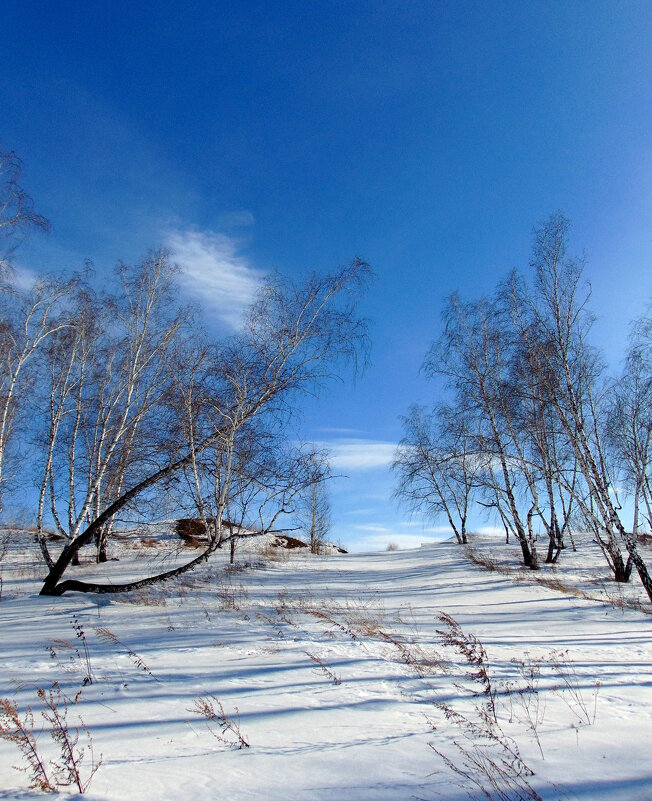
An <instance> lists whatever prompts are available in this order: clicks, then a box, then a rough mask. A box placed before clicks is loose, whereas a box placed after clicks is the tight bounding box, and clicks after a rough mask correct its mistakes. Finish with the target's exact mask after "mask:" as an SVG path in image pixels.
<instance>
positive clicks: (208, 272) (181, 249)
mask: <svg viewBox="0 0 652 801" xmlns="http://www.w3.org/2000/svg"><path fill="white" fill-rule="evenodd" d="M165 247H166V248H168V250H169V251H170V253H171V254H172V258H173V259H174V260H175V261H176V262H178V264H179V265H180V267H181V268H182V269H183V273H182V284H183V287H184V289H185V290H186V292H188V294H190V295H191V296H193V297H194V298H196V299H197V300H200V301H201V302H202V303H203V304H205V305H206V306H208V307H210V311H211V313H212V314H214V315H216V316H217V317H218V318H219V319H220V320H222V321H223V322H224V323H226V325H228V326H229V327H230V328H234V329H237V328H239V327H240V325H241V323H242V319H243V315H244V312H245V311H246V309H247V308H248V306H249V305H250V304H251V302H252V300H253V299H254V296H255V294H256V291H257V290H258V287H259V286H260V283H261V281H262V278H263V274H262V273H261V272H260V271H258V270H256V269H254V268H253V267H251V266H250V265H249V264H248V262H247V260H246V259H245V258H244V257H242V256H241V255H239V254H238V252H237V244H236V241H235V240H234V239H232V238H231V237H229V236H225V235H224V234H216V233H212V232H207V231H196V230H192V229H187V230H174V231H168V233H167V234H166V236H165Z"/></svg>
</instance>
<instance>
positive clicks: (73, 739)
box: [0, 682, 102, 793]
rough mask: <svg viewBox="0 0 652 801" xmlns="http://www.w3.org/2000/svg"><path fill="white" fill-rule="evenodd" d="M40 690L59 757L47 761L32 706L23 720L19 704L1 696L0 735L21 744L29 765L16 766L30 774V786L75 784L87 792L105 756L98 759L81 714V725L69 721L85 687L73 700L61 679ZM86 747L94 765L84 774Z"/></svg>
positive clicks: (55, 789) (47, 788) (43, 787)
mask: <svg viewBox="0 0 652 801" xmlns="http://www.w3.org/2000/svg"><path fill="white" fill-rule="evenodd" d="M36 693H37V695H38V697H39V699H40V700H41V702H42V704H43V709H42V711H41V717H42V718H43V720H44V721H45V723H46V724H47V727H48V732H49V734H50V737H51V739H52V741H53V743H54V744H55V745H56V746H57V749H58V751H59V756H58V757H57V758H54V759H50V760H46V758H45V757H43V756H42V755H41V753H40V752H39V747H38V737H37V735H36V734H35V733H34V713H33V712H32V708H31V707H27V711H26V712H25V715H24V717H23V718H22V720H21V718H20V715H19V712H18V706H17V704H16V703H15V702H14V701H11V700H9V699H8V698H2V699H0V738H1V739H3V740H8V741H9V742H13V743H15V745H17V746H18V749H19V751H20V752H21V754H22V756H23V759H24V760H25V762H26V763H27V765H26V766H22V767H21V766H16V769H17V770H20V771H23V772H25V773H28V774H29V777H30V784H29V786H30V788H32V789H36V790H41V791H43V792H47V793H56V792H58V789H59V788H61V787H70V786H72V785H75V786H76V787H77V789H78V790H79V792H80V793H85V792H86V790H87V789H88V787H89V785H90V783H91V780H92V779H93V776H94V775H95V774H96V773H97V771H98V770H99V768H100V765H101V764H102V756H101V755H100V758H99V760H98V761H97V762H95V756H94V752H93V739H92V737H91V735H90V732H89V731H88V729H87V728H86V725H85V723H84V721H83V720H82V718H81V717H80V716H79V717H78V721H79V725H78V726H71V725H70V724H69V723H68V712H69V709H70V706H74V705H75V704H77V702H78V701H79V698H80V696H81V690H80V691H79V692H78V693H77V695H76V696H75V698H74V700H72V701H71V700H70V699H69V698H68V697H67V696H66V695H65V694H64V693H63V692H62V691H61V688H60V687H59V685H58V683H57V682H54V684H53V685H52V687H51V688H50V689H49V690H44V689H43V688H41V687H39V688H38V689H37V691H36ZM80 732H83V733H84V734H85V735H86V741H87V744H86V747H84V746H80V745H79V739H80ZM86 749H88V753H89V754H90V759H91V764H90V770H89V772H88V774H87V775H86V776H84V775H83V770H82V769H83V763H84V760H85V758H86V754H87V750H86Z"/></svg>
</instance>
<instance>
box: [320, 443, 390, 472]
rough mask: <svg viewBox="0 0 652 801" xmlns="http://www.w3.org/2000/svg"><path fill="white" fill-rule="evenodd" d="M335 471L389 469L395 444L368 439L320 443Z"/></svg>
mask: <svg viewBox="0 0 652 801" xmlns="http://www.w3.org/2000/svg"><path fill="white" fill-rule="evenodd" d="M322 444H323V445H324V447H325V448H326V449H327V450H328V452H329V454H330V463H331V465H332V467H334V468H335V469H336V470H346V471H353V470H373V469H375V468H379V467H389V465H390V464H391V463H392V460H393V459H394V451H395V450H396V443H395V442H383V441H379V440H370V439H338V440H331V441H329V442H324V443H322Z"/></svg>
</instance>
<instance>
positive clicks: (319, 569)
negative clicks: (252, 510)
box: [0, 530, 652, 801]
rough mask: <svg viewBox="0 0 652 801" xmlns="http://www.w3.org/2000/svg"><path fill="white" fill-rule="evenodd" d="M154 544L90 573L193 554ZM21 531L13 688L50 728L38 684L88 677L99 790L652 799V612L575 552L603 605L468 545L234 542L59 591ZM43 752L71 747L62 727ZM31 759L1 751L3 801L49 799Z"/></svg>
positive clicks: (4, 684)
mask: <svg viewBox="0 0 652 801" xmlns="http://www.w3.org/2000/svg"><path fill="white" fill-rule="evenodd" d="M153 535H154V532H153V530H150V532H148V533H147V536H145V537H144V539H145V540H146V542H145V543H143V542H142V541H141V536H142V533H141V535H140V536H134V537H131V538H124V539H123V540H122V541H121V542H120V544H119V546H118V551H117V552H118V555H119V557H120V559H119V561H114V562H110V563H108V564H107V565H106V566H104V567H102V568H101V569H98V568H96V567H94V566H92V565H88V566H82V567H81V568H78V572H79V574H83V575H91V574H97V575H98V576H106V575H109V576H111V575H112V576H115V577H116V580H117V577H120V580H122V578H123V576H125V575H135V574H136V573H137V569H136V567H135V564H136V563H135V559H136V557H137V556H138V557H139V559H141V560H142V559H143V558H145V559H148V560H150V561H154V562H155V563H156V565H157V566H164V565H165V566H167V565H168V564H169V563H170V562H171V561H172V560H174V559H177V558H181V557H182V556H183V555H184V554H177V553H175V550H174V549H173V548H172V547H171V546H172V543H173V538H172V537H169V538H168V539H167V540H164V541H163V543H162V544H160V543H159V542H158V540H157V539H156V538H155V537H154V536H153ZM15 540H16V541H15V542H14V545H13V547H12V548H11V550H10V552H9V553H8V554H7V555H6V556H5V558H4V560H3V562H2V563H0V573H1V575H2V578H3V594H2V600H0V643H1V646H0V696H3V697H10V698H13V699H15V700H16V701H17V703H18V707H19V709H20V710H21V711H24V710H25V708H26V707H27V706H28V705H30V706H32V707H33V709H34V713H35V730H38V729H39V728H40V725H41V717H40V711H39V710H40V709H41V705H40V702H39V699H38V697H37V695H36V689H37V688H38V687H42V688H46V689H47V688H50V687H51V686H52V684H53V682H55V681H56V682H59V684H60V685H61V688H62V690H63V691H64V692H65V694H66V695H67V696H68V697H69V698H70V699H71V700H72V699H74V697H75V695H76V694H77V692H78V691H79V690H80V689H81V695H80V697H79V700H78V701H77V703H76V704H74V705H73V704H72V703H71V704H70V707H69V712H68V722H69V725H71V726H72V725H73V724H75V722H76V721H78V716H81V717H82V718H83V720H84V722H85V724H86V726H87V727H88V730H89V732H90V734H91V736H92V739H93V742H94V748H95V754H96V757H97V756H98V755H99V753H101V754H102V758H103V761H102V765H101V767H100V768H99V770H98V772H97V773H96V775H95V776H94V778H93V780H92V783H91V785H90V787H89V789H88V791H87V792H86V795H85V796H84V797H85V798H89V799H98V801H99V799H110V801H121V799H140V798H147V799H148V800H149V801H157V800H158V799H161V801H163V800H165V801H169V800H170V799H180V800H184V799H188V801H190V799H193V801H194V799H225V801H226V800H228V801H245V799H266V800H269V801H275V800H278V801H281V799H282V800H283V801H289V800H294V799H296V800H297V801H299V800H300V801H318V800H319V801H326V799H328V800H329V801H353V799H355V800H356V801H380V800H381V799H382V800H383V801H403V799H405V801H408V799H410V801H412V800H413V799H450V801H457V799H460V801H461V799H463V798H467V797H468V795H467V792H466V789H465V787H464V786H463V785H464V784H466V785H467V789H470V790H471V791H472V792H473V787H474V782H477V783H478V784H479V785H482V786H484V787H486V789H487V790H488V792H490V793H493V795H490V796H485V797H492V798H500V797H501V796H499V795H498V794H497V791H495V790H492V788H491V783H492V781H494V780H496V777H497V775H498V773H499V772H502V774H503V781H505V782H508V783H511V784H512V794H511V795H509V796H507V797H509V798H528V797H536V796H535V795H528V794H527V793H528V792H529V791H528V790H527V787H526V784H525V783H527V784H528V785H529V786H530V787H531V788H532V790H533V792H534V791H536V792H537V793H538V794H539V795H540V796H541V797H542V798H544V799H546V800H548V799H591V801H601V800H602V799H605V800H606V799H609V801H637V800H638V801H649V799H650V798H652V749H651V748H650V743H651V742H652V706H651V702H652V626H651V623H652V617H650V615H649V610H646V608H642V609H636V608H628V607H624V608H620V607H618V606H612V605H610V604H609V603H608V602H607V600H606V595H605V593H604V589H603V585H604V584H605V582H604V581H602V582H601V581H600V579H599V578H598V579H597V580H596V575H597V573H593V572H592V571H591V570H588V571H585V574H581V575H580V574H579V573H578V572H577V571H575V570H574V569H573V565H574V564H575V563H576V561H577V557H578V555H574V554H572V553H570V552H569V553H566V554H564V556H563V561H562V563H561V564H560V566H559V568H558V569H557V570H556V571H555V572H556V575H557V576H562V577H563V579H564V582H565V583H568V584H569V586H570V585H571V584H572V582H573V581H574V580H575V581H577V582H579V583H580V584H582V586H584V585H587V584H588V585H589V586H592V582H593V583H594V584H595V587H594V589H595V590H596V592H595V593H593V594H594V595H596V597H599V598H600V599H601V600H588V599H586V598H583V597H578V596H577V595H575V594H572V593H571V592H566V593H565V592H561V591H559V590H553V589H551V588H549V587H544V586H540V585H537V584H533V583H531V582H530V580H529V579H530V577H528V576H527V575H523V574H522V573H521V572H520V571H517V572H516V574H515V575H507V574H505V573H502V572H500V571H498V570H494V571H489V570H487V569H486V568H484V567H482V566H479V565H476V564H473V563H471V562H469V560H468V559H467V558H466V557H465V555H464V553H463V551H462V549H460V548H459V546H457V545H455V544H454V543H452V542H443V543H439V544H434V545H429V546H427V547H423V548H421V549H416V550H410V551H399V552H392V553H373V554H355V555H337V556H335V555H333V556H326V557H313V556H310V555H309V554H306V553H304V552H301V553H299V552H297V551H293V552H287V553H286V552H282V553H272V554H271V555H270V553H269V552H271V551H272V549H271V548H267V549H266V551H267V553H266V554H265V555H263V556H261V555H259V554H257V553H256V552H255V549H256V548H258V547H259V546H258V545H256V546H253V545H249V546H248V550H245V549H242V552H240V553H239V554H238V560H239V563H240V565H242V564H243V563H245V562H248V563H249V566H248V567H246V568H245V569H241V568H238V569H236V570H231V571H226V570H225V567H226V560H227V555H226V554H224V555H222V554H221V553H218V554H217V556H216V557H215V558H214V559H213V560H212V561H211V562H209V563H208V565H206V566H204V567H203V568H201V569H200V570H197V571H196V572H194V573H191V574H188V575H186V576H185V577H183V578H182V579H179V580H178V581H175V582H170V583H167V584H164V585H159V586H156V587H152V588H149V589H147V590H146V591H140V592H137V593H132V594H128V595H122V596H120V595H117V596H107V595H104V596H93V595H77V594H70V595H65V596H63V597H62V598H41V597H38V595H37V592H38V589H39V583H38V578H39V576H41V575H42V574H43V569H42V567H41V566H40V565H39V564H38V561H37V554H36V550H35V549H34V546H33V544H32V543H31V540H30V538H29V535H27V534H16V535H15ZM148 540H150V541H149V542H147V541H148ZM146 545H147V546H148V547H144V546H146ZM166 546H167V547H166ZM475 548H476V550H479V551H483V550H487V549H488V545H487V543H486V541H485V542H484V543H482V542H480V543H479V544H478V543H476V545H475ZM508 553H509V552H507V551H501V552H500V554H501V559H502V558H503V554H508ZM594 556H595V555H593V556H592V558H593V557H594ZM594 564H595V565H597V564H598V562H597V561H594ZM515 579H518V580H515ZM607 586H608V584H607ZM633 586H634V585H633ZM600 593H602V594H600ZM626 593H629V594H632V595H633V594H637V593H638V594H639V595H640V593H639V591H638V590H637V589H632V590H630V589H629V588H627V590H626ZM616 597H617V595H616ZM442 613H445V614H447V615H449V616H450V618H448V619H444V620H442V619H441V617H440V615H441V614H442ZM455 623H457V624H459V627H460V628H456V627H455ZM75 627H77V628H75ZM80 632H83V636H82V635H81V634H80ZM469 635H474V636H475V637H476V638H477V640H478V641H479V642H478V641H474V640H473V639H471V638H470V637H469ZM456 643H457V644H456ZM480 643H481V644H482V646H484V649H485V651H486V660H485V661H484V662H483V658H482V654H481V646H480ZM84 644H86V646H87V649H88V660H87V659H86V656H85V651H84ZM464 650H466V652H467V653H468V654H469V655H470V656H469V658H470V659H471V662H472V664H471V665H469V664H468V663H467V660H466V659H465V657H464V656H463V655H462V651H464ZM478 655H479V656H478ZM476 657H477V658H476ZM474 660H475V661H474ZM485 667H488V681H489V684H487V681H486V680H485V679H483V678H482V674H483V669H484V668H485ZM89 668H90V674H91V678H92V683H86V684H84V679H85V677H86V676H87V674H88V672H89ZM471 674H477V677H476V678H473V677H472V675H471ZM202 699H203V702H204V704H212V708H213V710H215V712H216V714H217V715H218V717H219V714H220V704H221V706H222V709H223V712H224V715H225V717H226V719H227V721H228V722H230V723H231V724H232V726H233V728H232V729H227V730H226V731H225V732H224V733H222V732H221V729H220V721H219V720H217V719H216V720H213V721H209V720H208V719H207V718H206V717H204V716H202V715H201V714H200V712H199V707H198V704H201V702H202ZM492 703H493V708H492ZM204 709H205V710H206V709H207V707H206V706H204ZM494 709H495V718H494ZM215 735H217V736H215ZM238 735H240V736H241V737H242V738H243V739H244V740H245V741H246V743H247V744H248V745H249V747H241V748H239V747H238V745H241V742H240V740H239V736H238ZM82 740H83V737H82ZM82 740H80V744H81V742H82ZM456 743H457V745H456ZM38 745H39V750H41V751H42V752H43V754H44V755H45V756H47V757H51V756H53V755H54V754H55V752H54V751H52V750H51V744H50V740H49V738H48V736H47V733H46V732H43V733H41V734H40V735H39V738H38ZM516 754H520V760H519V759H517V758H516ZM87 761H88V757H87ZM16 764H21V763H20V754H19V753H18V750H17V749H16V746H15V745H14V744H12V743H9V742H6V741H0V799H14V798H16V799H23V798H31V797H32V796H33V795H36V791H33V790H27V789H26V788H27V785H28V777H27V776H26V775H25V774H23V773H19V772H16V771H15V770H13V769H12V765H16ZM454 766H455V767H454ZM525 766H527V768H526V767H525ZM528 768H529V769H530V770H531V771H532V772H533V775H530V772H529V771H528V770H527V769H528ZM85 770H86V768H85V766H84V765H83V766H82V773H84V772H85ZM460 771H464V772H465V773H466V774H467V778H466V779H465V778H464V777H463V776H461V775H460ZM476 791H477V792H476V795H477V796H478V797H482V796H481V795H480V791H479V790H477V787H476ZM519 793H520V795H519Z"/></svg>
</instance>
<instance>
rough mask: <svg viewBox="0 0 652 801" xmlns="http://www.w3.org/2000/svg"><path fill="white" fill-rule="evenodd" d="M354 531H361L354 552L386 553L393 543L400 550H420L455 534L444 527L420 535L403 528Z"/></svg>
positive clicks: (364, 527)
mask: <svg viewBox="0 0 652 801" xmlns="http://www.w3.org/2000/svg"><path fill="white" fill-rule="evenodd" d="M353 529H355V530H357V531H360V532H361V536H359V537H356V538H355V540H354V542H353V544H352V547H351V550H353V551H384V550H386V548H387V546H388V545H389V544H390V543H391V544H392V545H397V546H398V547H399V548H400V549H404V548H419V547H420V546H421V545H424V544H428V543H429V542H437V541H439V540H443V539H448V538H449V537H451V536H452V534H453V532H452V531H451V530H450V529H446V528H444V527H443V526H442V527H441V530H440V531H435V530H429V529H424V530H423V531H422V532H420V533H413V532H409V531H402V530H401V526H383V525H375V524H368V525H359V526H353Z"/></svg>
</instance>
